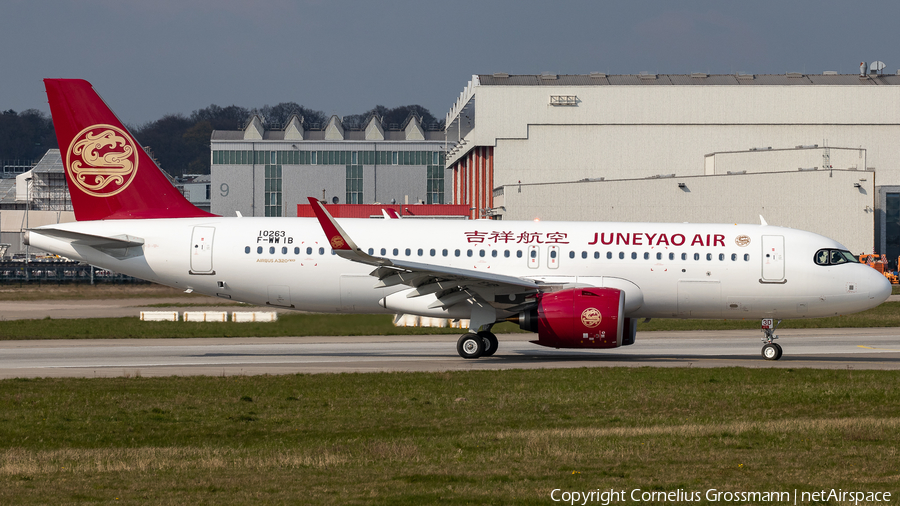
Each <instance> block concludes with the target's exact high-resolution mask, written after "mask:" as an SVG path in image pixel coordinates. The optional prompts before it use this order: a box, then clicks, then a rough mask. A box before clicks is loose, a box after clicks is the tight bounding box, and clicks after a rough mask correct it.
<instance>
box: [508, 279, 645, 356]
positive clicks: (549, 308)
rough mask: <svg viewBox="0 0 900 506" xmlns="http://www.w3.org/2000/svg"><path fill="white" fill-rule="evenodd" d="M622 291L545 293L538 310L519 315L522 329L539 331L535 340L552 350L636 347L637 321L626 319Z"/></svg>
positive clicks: (595, 289)
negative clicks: (634, 344)
mask: <svg viewBox="0 0 900 506" xmlns="http://www.w3.org/2000/svg"><path fill="white" fill-rule="evenodd" d="M624 312H625V292H623V291H622V290H619V289H618V288H570V289H568V290H562V291H559V292H554V293H546V294H543V295H542V296H541V298H540V300H539V301H538V306H537V308H536V309H532V310H531V311H526V312H524V313H522V314H521V315H519V326H520V327H521V328H523V329H525V330H530V331H532V332H537V334H538V340H537V341H532V342H533V343H535V344H539V345H541V346H548V347H551V348H616V347H618V346H622V345H628V344H632V343H633V342H634V334H635V330H636V326H637V321H636V320H634V319H631V318H625V317H624V316H623V314H624Z"/></svg>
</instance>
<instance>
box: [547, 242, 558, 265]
mask: <svg viewBox="0 0 900 506" xmlns="http://www.w3.org/2000/svg"><path fill="white" fill-rule="evenodd" d="M547 267H549V268H551V269H557V268H559V246H547Z"/></svg>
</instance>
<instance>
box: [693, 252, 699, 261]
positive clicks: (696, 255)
mask: <svg viewBox="0 0 900 506" xmlns="http://www.w3.org/2000/svg"><path fill="white" fill-rule="evenodd" d="M694 260H695V261H696V260H700V253H694Z"/></svg>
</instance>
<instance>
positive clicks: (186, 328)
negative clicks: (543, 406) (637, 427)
mask: <svg viewBox="0 0 900 506" xmlns="http://www.w3.org/2000/svg"><path fill="white" fill-rule="evenodd" d="M392 318H393V317H392V316H391V315H359V314H347V315H331V314H308V313H297V314H282V315H280V316H279V319H278V321H277V322H273V323H232V322H227V323H199V322H197V323H195V322H142V321H140V320H139V319H137V318H84V319H64V320H53V319H50V318H45V319H43V320H10V321H6V322H3V323H2V324H0V340H14V339H118V338H132V339H141V338H185V337H281V336H359V335H425V334H460V333H461V330H460V329H450V328H445V329H438V328H418V327H394V325H393V324H392ZM847 327H900V302H885V303H884V304H882V305H880V306H878V307H876V308H873V309H870V310H868V311H865V312H863V313H858V314H854V315H848V316H835V317H830V318H810V319H804V320H785V321H784V322H783V323H782V324H781V327H779V328H780V329H797V328H847ZM758 328H759V320H757V319H753V320H746V321H743V320H727V321H726V320H672V319H653V320H651V321H650V322H649V323H643V321H641V322H640V323H638V332H650V331H659V330H741V329H747V330H752V329H758ZM494 332H496V333H498V334H503V333H513V332H522V331H521V330H520V329H519V327H518V326H517V325H515V324H512V323H502V324H498V325H496V326H494Z"/></svg>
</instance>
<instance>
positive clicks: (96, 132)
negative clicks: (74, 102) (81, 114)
mask: <svg viewBox="0 0 900 506" xmlns="http://www.w3.org/2000/svg"><path fill="white" fill-rule="evenodd" d="M137 169H138V154H137V147H136V146H135V144H134V141H133V140H132V139H131V137H130V136H129V135H128V134H127V133H125V132H124V131H123V130H122V129H120V128H117V127H114V126H112V125H94V126H89V127H87V128H85V129H84V130H82V131H81V132H79V134H78V135H76V136H75V138H74V139H72V142H71V144H69V149H68V151H67V152H66V171H67V172H68V173H69V179H71V180H72V182H74V183H75V186H77V187H78V188H79V189H80V190H81V191H83V192H84V193H87V194H88V195H93V196H94V197H111V196H113V195H115V194H117V193H119V192H121V191H122V190H124V189H125V188H128V185H129V184H131V181H133V180H134V175H135V174H136V173H137Z"/></svg>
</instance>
